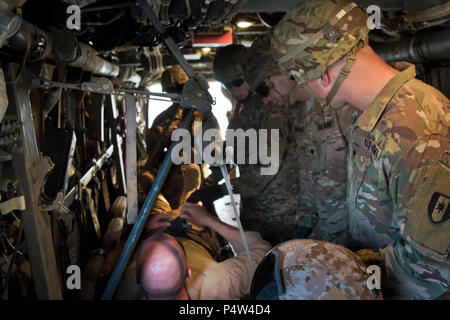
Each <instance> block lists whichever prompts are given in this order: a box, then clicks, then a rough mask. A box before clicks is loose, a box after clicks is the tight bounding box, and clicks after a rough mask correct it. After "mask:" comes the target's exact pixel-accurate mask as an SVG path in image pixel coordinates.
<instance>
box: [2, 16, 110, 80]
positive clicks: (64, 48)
mask: <svg viewBox="0 0 450 320" xmlns="http://www.w3.org/2000/svg"><path fill="white" fill-rule="evenodd" d="M30 41H31V43H29V42H30ZM8 46H9V47H10V48H11V49H13V50H15V51H26V50H27V48H28V47H30V48H31V50H30V59H31V60H32V61H39V60H43V59H46V58H49V57H51V56H52V51H53V49H54V51H56V54H57V55H58V58H59V59H60V60H61V61H63V62H66V63H67V65H69V66H72V67H80V68H82V69H83V70H84V71H88V72H92V73H94V74H98V75H103V76H110V77H117V76H118V75H119V66H118V65H116V64H114V63H111V62H109V61H107V60H105V59H103V58H101V57H99V56H98V55H97V53H96V52H95V50H94V49H93V48H92V47H90V46H89V45H87V44H84V43H82V42H78V41H77V40H76V38H75V37H72V38H71V37H61V36H60V35H58V33H57V32H55V33H53V34H49V33H47V32H45V31H43V30H41V29H40V28H38V27H37V26H35V25H32V24H30V23H28V22H26V21H22V26H21V28H20V30H18V31H17V32H16V33H15V34H14V35H13V36H11V38H10V39H9V40H8ZM68 51H70V52H68Z"/></svg>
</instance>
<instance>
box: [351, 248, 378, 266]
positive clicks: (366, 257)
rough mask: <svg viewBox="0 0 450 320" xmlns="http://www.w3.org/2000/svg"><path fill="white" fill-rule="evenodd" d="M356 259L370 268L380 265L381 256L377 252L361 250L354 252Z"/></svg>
mask: <svg viewBox="0 0 450 320" xmlns="http://www.w3.org/2000/svg"><path fill="white" fill-rule="evenodd" d="M355 253H356V255H357V256H358V257H360V258H361V260H362V261H363V262H364V264H365V265H367V266H370V265H373V264H376V265H378V264H380V262H381V259H382V257H381V254H380V253H379V252H376V251H373V250H370V249H362V250H358V251H356V252H355Z"/></svg>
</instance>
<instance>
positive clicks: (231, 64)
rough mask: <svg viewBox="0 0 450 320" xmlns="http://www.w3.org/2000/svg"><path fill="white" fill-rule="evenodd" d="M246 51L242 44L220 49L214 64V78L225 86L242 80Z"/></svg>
mask: <svg viewBox="0 0 450 320" xmlns="http://www.w3.org/2000/svg"><path fill="white" fill-rule="evenodd" d="M246 51H247V49H246V48H245V47H244V46H243V45H240V44H232V45H229V46H226V47H223V48H220V49H218V50H217V52H216V55H215V56H214V62H213V73H214V78H215V79H216V80H217V81H219V82H222V83H223V84H225V83H229V82H232V81H234V80H237V79H240V78H242V77H243V72H242V58H243V57H244V56H245V54H246Z"/></svg>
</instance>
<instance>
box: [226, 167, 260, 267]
mask: <svg viewBox="0 0 450 320" xmlns="http://www.w3.org/2000/svg"><path fill="white" fill-rule="evenodd" d="M220 170H221V171H222V176H223V179H224V180H225V186H226V187H227V191H228V195H229V196H230V200H231V205H232V207H233V211H234V217H235V219H236V222H237V225H238V229H239V233H240V234H241V238H242V244H243V245H244V249H245V253H246V255H247V260H248V265H249V267H250V274H252V275H253V274H254V273H255V267H254V266H253V263H252V259H251V256H250V250H249V249H248V244H247V239H246V238H245V234H244V229H243V228H242V224H241V219H240V218H239V214H238V209H237V206H236V202H235V201H234V196H233V190H232V187H231V182H230V177H229V176H228V172H227V167H226V165H221V166H220Z"/></svg>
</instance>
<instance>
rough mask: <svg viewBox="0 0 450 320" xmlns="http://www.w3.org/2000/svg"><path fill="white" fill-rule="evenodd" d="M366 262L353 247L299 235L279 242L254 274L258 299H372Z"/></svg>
mask: <svg viewBox="0 0 450 320" xmlns="http://www.w3.org/2000/svg"><path fill="white" fill-rule="evenodd" d="M367 279H368V275H367V274H366V266H365V265H364V264H363V262H362V261H361V259H360V258H359V257H358V256H357V255H356V254H354V253H353V252H352V251H350V250H349V249H347V248H345V247H342V246H340V245H337V244H333V243H331V242H327V241H319V240H312V239H296V240H291V241H287V242H284V243H281V244H279V245H277V246H275V247H274V248H273V249H272V250H271V251H270V252H269V253H268V254H267V255H266V256H265V257H264V259H263V260H262V261H261V263H260V264H259V266H258V268H257V269H256V271H255V275H254V276H253V280H252V285H251V291H250V294H251V296H252V297H253V298H257V299H273V298H275V299H276V298H278V299H280V300H372V299H378V298H380V297H379V296H378V294H377V293H376V292H374V291H372V290H370V289H369V288H368V286H367Z"/></svg>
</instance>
